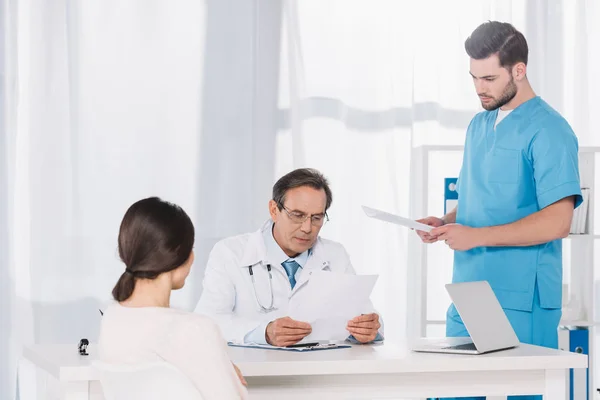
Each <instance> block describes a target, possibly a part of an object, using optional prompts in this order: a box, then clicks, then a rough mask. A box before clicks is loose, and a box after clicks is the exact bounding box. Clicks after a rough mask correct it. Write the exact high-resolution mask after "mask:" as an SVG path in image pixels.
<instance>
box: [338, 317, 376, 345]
mask: <svg viewBox="0 0 600 400" xmlns="http://www.w3.org/2000/svg"><path fill="white" fill-rule="evenodd" d="M379 328H381V324H380V323H379V315H377V314H375V313H373V314H363V315H359V316H358V317H354V318H352V319H351V320H350V321H348V325H347V326H346V329H347V330H348V332H350V333H351V334H352V336H354V338H355V339H356V340H358V341H359V342H361V343H369V342H372V341H373V340H375V338H376V337H377V332H379Z"/></svg>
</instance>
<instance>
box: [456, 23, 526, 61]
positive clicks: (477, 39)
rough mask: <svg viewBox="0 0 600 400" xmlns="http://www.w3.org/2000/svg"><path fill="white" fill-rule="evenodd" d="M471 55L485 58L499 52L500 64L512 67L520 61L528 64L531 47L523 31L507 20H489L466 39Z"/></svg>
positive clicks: (467, 48)
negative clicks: (528, 45)
mask: <svg viewBox="0 0 600 400" xmlns="http://www.w3.org/2000/svg"><path fill="white" fill-rule="evenodd" d="M465 50H466V51H467V54H468V55H469V57H471V58H473V59H475V60H483V59H486V58H488V57H490V56H492V55H494V54H498V59H499V60H500V66H501V67H504V68H512V67H513V66H514V65H515V64H518V63H520V62H522V63H524V64H527V58H528V55H529V48H528V47H527V40H525V36H523V34H522V33H521V32H519V31H518V30H517V29H516V28H515V27H514V26H512V25H511V24H509V23H507V22H498V21H488V22H484V23H483V24H481V25H479V26H478V27H477V28H476V29H475V30H474V31H473V33H471V36H469V37H468V39H467V40H466V41H465Z"/></svg>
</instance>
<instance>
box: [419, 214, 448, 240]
mask: <svg viewBox="0 0 600 400" xmlns="http://www.w3.org/2000/svg"><path fill="white" fill-rule="evenodd" d="M417 222H420V223H422V224H425V225H429V226H433V227H434V228H436V227H438V226H442V225H444V221H442V219H441V218H438V217H427V218H423V219H418V220H417ZM417 235H419V237H420V238H421V240H422V241H423V243H434V242H437V241H438V238H437V236H435V235H433V231H432V232H425V231H419V230H417Z"/></svg>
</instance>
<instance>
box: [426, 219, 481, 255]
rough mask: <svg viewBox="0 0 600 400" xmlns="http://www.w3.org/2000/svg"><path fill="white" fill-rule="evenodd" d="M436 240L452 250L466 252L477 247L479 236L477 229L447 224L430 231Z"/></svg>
mask: <svg viewBox="0 0 600 400" xmlns="http://www.w3.org/2000/svg"><path fill="white" fill-rule="evenodd" d="M431 234H432V235H435V236H436V237H437V240H443V241H444V242H445V243H446V245H448V247H450V248H451V249H452V250H457V251H467V250H471V249H472V248H475V247H479V246H480V244H479V240H480V239H481V235H480V234H478V232H477V228H471V227H469V226H464V225H460V224H447V225H444V226H440V227H439V228H434V229H433V230H432V231H431Z"/></svg>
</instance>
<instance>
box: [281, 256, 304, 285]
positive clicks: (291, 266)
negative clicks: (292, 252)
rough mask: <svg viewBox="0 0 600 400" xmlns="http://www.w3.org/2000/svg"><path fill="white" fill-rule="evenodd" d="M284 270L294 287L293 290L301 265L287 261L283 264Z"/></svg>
mask: <svg viewBox="0 0 600 400" xmlns="http://www.w3.org/2000/svg"><path fill="white" fill-rule="evenodd" d="M281 265H282V266H283V268H284V269H285V273H286V274H287V276H288V279H289V280H290V285H292V289H293V288H294V286H296V271H298V268H300V264H298V263H297V262H296V261H294V260H287V261H284V262H282V263H281Z"/></svg>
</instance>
